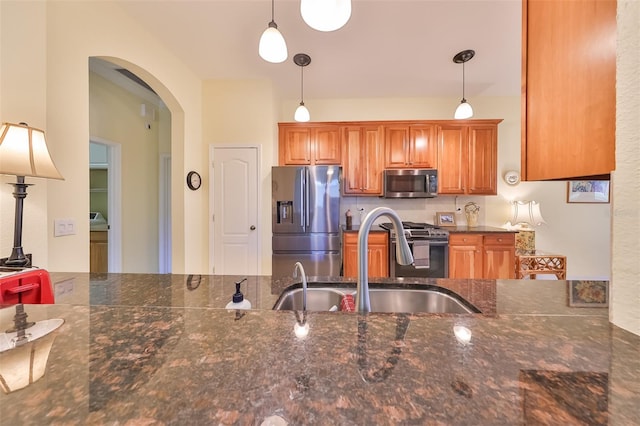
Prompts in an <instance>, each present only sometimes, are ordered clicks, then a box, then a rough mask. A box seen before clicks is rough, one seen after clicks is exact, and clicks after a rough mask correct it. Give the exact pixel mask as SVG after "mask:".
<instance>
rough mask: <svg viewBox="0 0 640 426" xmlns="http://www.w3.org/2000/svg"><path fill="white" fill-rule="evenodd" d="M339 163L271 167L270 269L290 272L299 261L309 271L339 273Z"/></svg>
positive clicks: (283, 273) (276, 274)
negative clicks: (271, 250)
mask: <svg viewBox="0 0 640 426" xmlns="http://www.w3.org/2000/svg"><path fill="white" fill-rule="evenodd" d="M340 171H341V170H340V167H338V166H311V167H295V166H284V167H273V168H272V169H271V201H272V207H271V210H272V212H271V213H272V232H273V237H272V246H273V257H272V275H273V276H274V277H282V276H291V274H293V268H294V265H295V263H296V262H301V263H302V264H303V265H304V268H305V271H306V273H307V275H316V276H339V275H340V268H341V266H342V256H341V252H340Z"/></svg>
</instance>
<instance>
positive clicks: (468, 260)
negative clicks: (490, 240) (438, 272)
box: [449, 234, 483, 278]
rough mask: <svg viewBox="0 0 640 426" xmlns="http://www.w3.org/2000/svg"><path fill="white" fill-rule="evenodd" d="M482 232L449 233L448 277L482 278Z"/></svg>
mask: <svg viewBox="0 0 640 426" xmlns="http://www.w3.org/2000/svg"><path fill="white" fill-rule="evenodd" d="M482 263H483V259H482V234H450V235H449V278H482V276H483V275H482V274H483V264H482Z"/></svg>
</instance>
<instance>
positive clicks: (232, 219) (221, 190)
mask: <svg viewBox="0 0 640 426" xmlns="http://www.w3.org/2000/svg"><path fill="white" fill-rule="evenodd" d="M211 155H212V157H213V158H212V162H211V164H212V167H213V169H212V170H211V173H210V176H212V179H213V182H212V184H211V185H210V188H211V192H210V194H209V199H210V200H211V204H212V206H213V207H212V210H213V217H212V219H213V227H212V229H213V233H212V235H210V236H209V239H210V247H212V250H211V253H212V257H213V258H212V262H211V263H212V265H213V273H214V274H216V275H259V266H258V264H259V262H258V260H259V259H260V253H259V234H260V233H259V231H258V229H259V223H258V218H259V215H258V201H259V200H258V176H259V171H258V165H259V151H258V147H214V148H213V149H212V151H211Z"/></svg>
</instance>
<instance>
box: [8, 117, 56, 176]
mask: <svg viewBox="0 0 640 426" xmlns="http://www.w3.org/2000/svg"><path fill="white" fill-rule="evenodd" d="M0 173H1V174H6V175H15V176H33V177H42V178H50V179H63V177H62V175H61V174H60V172H58V169H57V168H56V166H55V164H53V160H52V159H51V156H50V155H49V149H48V148H47V143H46V141H45V139H44V132H43V131H42V130H39V129H35V128H33V127H29V126H27V125H24V124H12V123H3V124H2V127H1V128H0Z"/></svg>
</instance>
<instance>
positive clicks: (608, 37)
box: [521, 0, 616, 180]
mask: <svg viewBox="0 0 640 426" xmlns="http://www.w3.org/2000/svg"><path fill="white" fill-rule="evenodd" d="M522 6H523V8H522V11H523V43H522V51H523V58H522V82H523V86H522V87H523V93H522V95H523V96H522V126H521V128H522V165H521V168H522V170H521V173H522V178H523V179H524V180H550V179H570V178H576V177H586V176H598V175H606V174H609V173H610V172H611V171H612V170H614V169H615V118H616V117H615V110H616V90H615V83H616V1H615V0H581V1H543V0H523V4H522Z"/></svg>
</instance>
